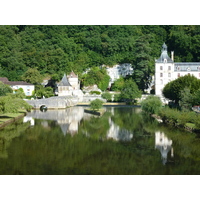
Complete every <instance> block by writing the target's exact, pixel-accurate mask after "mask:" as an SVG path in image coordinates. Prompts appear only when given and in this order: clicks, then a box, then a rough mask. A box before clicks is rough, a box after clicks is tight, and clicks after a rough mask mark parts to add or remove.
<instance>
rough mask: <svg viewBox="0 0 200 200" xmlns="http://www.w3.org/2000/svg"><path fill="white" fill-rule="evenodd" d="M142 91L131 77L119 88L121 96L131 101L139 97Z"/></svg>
mask: <svg viewBox="0 0 200 200" xmlns="http://www.w3.org/2000/svg"><path fill="white" fill-rule="evenodd" d="M141 95H142V92H141V91H140V90H139V89H138V86H137V84H136V83H135V82H134V81H133V79H132V78H129V79H127V80H126V81H125V83H124V86H123V88H122V90H121V97H122V98H123V99H127V100H128V101H133V100H135V98H140V97H141Z"/></svg>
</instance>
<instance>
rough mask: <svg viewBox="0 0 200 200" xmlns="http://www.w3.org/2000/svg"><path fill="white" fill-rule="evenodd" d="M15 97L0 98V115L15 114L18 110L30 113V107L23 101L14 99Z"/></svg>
mask: <svg viewBox="0 0 200 200" xmlns="http://www.w3.org/2000/svg"><path fill="white" fill-rule="evenodd" d="M15 96H16V95H8V96H3V97H0V113H17V112H18V111H19V109H25V110H27V111H30V110H31V108H32V106H30V105H29V104H28V103H27V102H25V101H24V100H23V99H20V98H17V97H15Z"/></svg>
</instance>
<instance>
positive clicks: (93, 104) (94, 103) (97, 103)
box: [90, 99, 103, 111]
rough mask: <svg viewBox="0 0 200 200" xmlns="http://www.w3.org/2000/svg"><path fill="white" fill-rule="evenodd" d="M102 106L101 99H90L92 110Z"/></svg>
mask: <svg viewBox="0 0 200 200" xmlns="http://www.w3.org/2000/svg"><path fill="white" fill-rule="evenodd" d="M102 106H103V101H102V100H100V99H95V100H93V101H91V103H90V108H91V109H92V110H93V111H94V110H99V109H100V108H102Z"/></svg>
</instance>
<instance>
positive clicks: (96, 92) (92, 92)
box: [90, 91, 101, 95]
mask: <svg viewBox="0 0 200 200" xmlns="http://www.w3.org/2000/svg"><path fill="white" fill-rule="evenodd" d="M90 94H97V95H100V94H101V92H99V91H90Z"/></svg>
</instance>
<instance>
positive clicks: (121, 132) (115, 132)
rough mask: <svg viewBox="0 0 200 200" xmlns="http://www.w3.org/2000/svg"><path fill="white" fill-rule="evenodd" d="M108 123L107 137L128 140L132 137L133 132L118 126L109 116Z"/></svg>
mask: <svg viewBox="0 0 200 200" xmlns="http://www.w3.org/2000/svg"><path fill="white" fill-rule="evenodd" d="M109 125H110V128H109V130H108V132H107V138H112V139H114V140H116V141H119V140H121V141H130V140H131V139H132V137H133V134H132V133H131V132H130V131H128V130H126V129H120V127H119V126H118V125H116V124H115V123H114V122H113V121H112V120H111V118H109Z"/></svg>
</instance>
